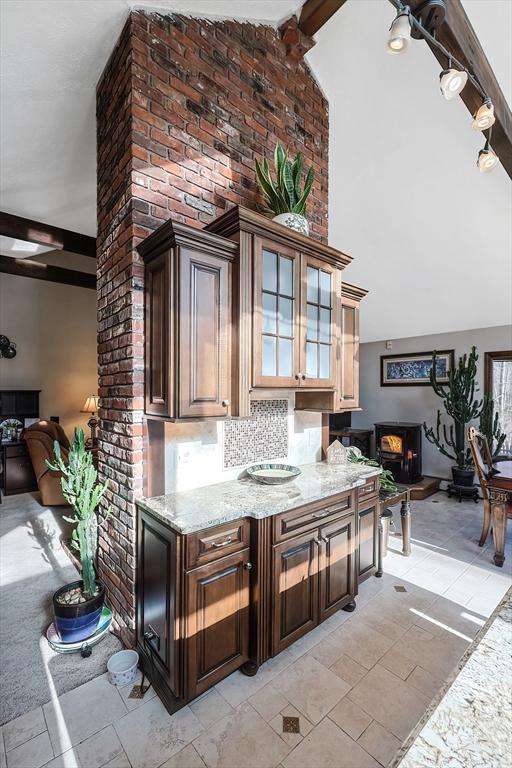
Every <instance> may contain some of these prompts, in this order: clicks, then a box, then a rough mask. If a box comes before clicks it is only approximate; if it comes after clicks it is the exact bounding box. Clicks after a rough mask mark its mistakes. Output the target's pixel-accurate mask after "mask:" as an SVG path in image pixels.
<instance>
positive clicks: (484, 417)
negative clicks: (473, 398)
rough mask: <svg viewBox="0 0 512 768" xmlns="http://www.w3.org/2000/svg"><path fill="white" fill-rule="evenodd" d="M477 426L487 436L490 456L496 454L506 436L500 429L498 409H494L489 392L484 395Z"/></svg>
mask: <svg viewBox="0 0 512 768" xmlns="http://www.w3.org/2000/svg"><path fill="white" fill-rule="evenodd" d="M478 428H479V430H480V432H481V433H482V434H483V435H485V436H486V438H487V442H488V443H489V450H490V451H491V456H497V455H498V454H499V452H500V450H501V447H502V445H503V443H504V442H505V440H506V438H507V435H506V434H505V432H502V431H501V426H500V422H499V418H498V411H495V410H494V400H493V399H492V395H490V394H487V395H484V401H483V405H482V410H481V412H480V423H479V426H478Z"/></svg>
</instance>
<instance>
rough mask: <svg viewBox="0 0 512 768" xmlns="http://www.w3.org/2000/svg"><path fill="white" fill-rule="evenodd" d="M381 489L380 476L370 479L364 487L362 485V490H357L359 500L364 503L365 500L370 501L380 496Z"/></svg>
mask: <svg viewBox="0 0 512 768" xmlns="http://www.w3.org/2000/svg"><path fill="white" fill-rule="evenodd" d="M379 487H380V480H379V478H378V476H377V477H370V478H369V479H368V480H367V481H366V483H365V484H364V485H362V486H361V487H360V488H358V489H357V500H358V501H362V500H363V499H364V500H365V501H366V500H367V499H370V498H371V497H372V496H378V495H379Z"/></svg>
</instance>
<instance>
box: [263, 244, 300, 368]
mask: <svg viewBox="0 0 512 768" xmlns="http://www.w3.org/2000/svg"><path fill="white" fill-rule="evenodd" d="M293 269H294V264H293V259H291V258H290V257H289V256H282V255H281V254H279V253H275V252H274V251H268V250H264V251H263V289H262V296H261V305H262V316H263V317H262V331H263V349H262V358H263V359H262V374H263V376H285V377H287V378H290V377H291V376H292V375H293V332H294V329H293V326H294V320H293V318H294V300H295V298H294V295H293Z"/></svg>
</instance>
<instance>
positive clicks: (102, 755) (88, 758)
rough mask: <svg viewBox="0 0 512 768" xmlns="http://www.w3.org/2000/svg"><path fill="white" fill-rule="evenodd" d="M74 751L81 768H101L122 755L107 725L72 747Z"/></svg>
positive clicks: (119, 745)
mask: <svg viewBox="0 0 512 768" xmlns="http://www.w3.org/2000/svg"><path fill="white" fill-rule="evenodd" d="M74 751H75V754H76V755H77V757H78V762H79V763H80V765H81V766H83V768H101V767H102V766H103V765H105V763H107V762H109V760H113V759H114V757H117V756H118V755H120V754H122V752H123V748H122V746H121V742H120V741H119V739H118V738H117V733H116V732H115V731H114V728H113V727H112V726H111V725H108V726H107V727H106V728H104V729H103V730H102V731H100V732H99V733H95V734H94V735H93V736H89V738H88V739H85V741H82V742H81V743H80V744H78V745H77V746H76V747H74Z"/></svg>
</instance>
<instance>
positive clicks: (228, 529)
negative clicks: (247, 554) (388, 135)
mask: <svg viewBox="0 0 512 768" xmlns="http://www.w3.org/2000/svg"><path fill="white" fill-rule="evenodd" d="M249 535H250V527H249V521H248V520H234V521H233V522H231V523H224V524H223V525H216V526H215V527H214V528H207V529H206V530H204V531H198V532H197V533H190V534H189V535H188V536H187V545H186V550H187V558H186V567H187V570H190V568H196V566H198V565H204V564H205V563H210V562H211V561H212V560H217V559H218V558H219V557H224V555H229V554H231V552H238V550H239V549H245V547H248V546H249Z"/></svg>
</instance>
